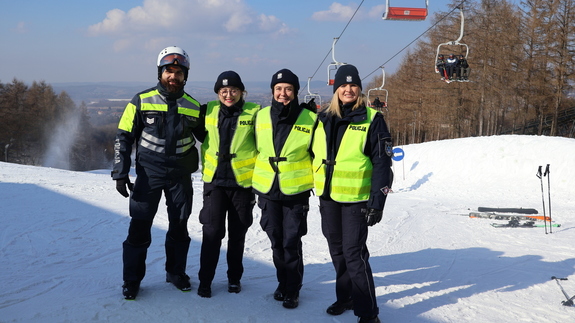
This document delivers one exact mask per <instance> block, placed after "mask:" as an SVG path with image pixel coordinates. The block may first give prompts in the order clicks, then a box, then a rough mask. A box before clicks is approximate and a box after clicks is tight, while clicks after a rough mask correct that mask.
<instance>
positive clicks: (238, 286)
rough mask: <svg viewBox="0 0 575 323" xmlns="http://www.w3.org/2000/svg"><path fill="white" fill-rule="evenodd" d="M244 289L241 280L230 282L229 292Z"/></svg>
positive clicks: (237, 291)
mask: <svg viewBox="0 0 575 323" xmlns="http://www.w3.org/2000/svg"><path fill="white" fill-rule="evenodd" d="M241 291H242V284H241V283H240V281H239V280H238V281H233V282H232V281H230V282H228V292H229V293H236V294H237V293H239V292H241Z"/></svg>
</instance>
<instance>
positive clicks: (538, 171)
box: [536, 164, 553, 234]
mask: <svg viewBox="0 0 575 323" xmlns="http://www.w3.org/2000/svg"><path fill="white" fill-rule="evenodd" d="M542 168H543V166H539V168H538V169H537V174H536V175H537V178H539V180H540V181H541V201H542V202H543V220H544V222H545V225H544V226H545V234H547V217H546V216H545V192H544V191H543V177H547V194H548V201H549V203H547V204H548V205H549V233H553V229H552V228H553V226H552V225H551V180H550V176H549V164H547V167H546V168H545V172H542V171H541V170H542Z"/></svg>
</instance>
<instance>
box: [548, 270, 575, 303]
mask: <svg viewBox="0 0 575 323" xmlns="http://www.w3.org/2000/svg"><path fill="white" fill-rule="evenodd" d="M551 279H554V280H555V281H556V282H557V285H559V288H561V291H562V292H563V295H565V298H566V299H567V300H566V301H562V302H561V304H563V306H573V299H574V298H575V295H573V296H571V297H569V295H568V294H567V292H565V290H564V289H563V286H561V284H560V283H559V281H560V280H567V278H557V277H555V276H553V277H551Z"/></svg>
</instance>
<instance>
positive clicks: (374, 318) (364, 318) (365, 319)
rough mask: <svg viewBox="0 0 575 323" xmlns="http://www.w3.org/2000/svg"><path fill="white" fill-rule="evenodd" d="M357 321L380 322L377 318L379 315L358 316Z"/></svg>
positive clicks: (365, 322)
mask: <svg viewBox="0 0 575 323" xmlns="http://www.w3.org/2000/svg"><path fill="white" fill-rule="evenodd" d="M357 322H358V323H381V321H380V320H379V317H377V315H376V316H373V317H365V316H362V317H360V318H359V321H357Z"/></svg>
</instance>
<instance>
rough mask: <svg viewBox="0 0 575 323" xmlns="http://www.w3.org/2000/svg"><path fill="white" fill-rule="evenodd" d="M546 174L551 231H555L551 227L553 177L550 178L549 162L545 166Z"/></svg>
mask: <svg viewBox="0 0 575 323" xmlns="http://www.w3.org/2000/svg"><path fill="white" fill-rule="evenodd" d="M544 176H547V194H548V196H549V199H548V200H547V202H548V203H547V205H549V233H553V229H551V228H552V226H551V179H550V178H549V164H547V167H545V174H544Z"/></svg>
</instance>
